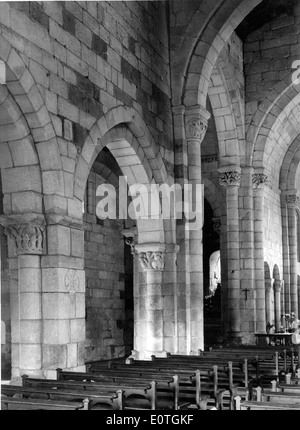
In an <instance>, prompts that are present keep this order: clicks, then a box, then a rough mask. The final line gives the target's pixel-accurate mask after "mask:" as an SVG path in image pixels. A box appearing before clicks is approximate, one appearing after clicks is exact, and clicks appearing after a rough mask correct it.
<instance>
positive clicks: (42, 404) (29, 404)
mask: <svg viewBox="0 0 300 430" xmlns="http://www.w3.org/2000/svg"><path fill="white" fill-rule="evenodd" d="M88 404H89V400H88V399H84V400H83V402H69V401H66V400H43V399H27V398H17V397H7V396H5V395H3V394H1V410H4V411H5V410H6V411H7V410H52V411H53V410H56V411H58V410H60V411H61V410H73V411H76V410H80V411H81V410H88V409H89V407H88Z"/></svg>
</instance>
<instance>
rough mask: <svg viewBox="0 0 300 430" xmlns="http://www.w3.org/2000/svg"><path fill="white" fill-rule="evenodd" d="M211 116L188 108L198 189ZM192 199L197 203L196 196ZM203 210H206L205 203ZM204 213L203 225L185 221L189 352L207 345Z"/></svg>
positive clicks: (191, 175)
mask: <svg viewBox="0 0 300 430" xmlns="http://www.w3.org/2000/svg"><path fill="white" fill-rule="evenodd" d="M209 118H210V113H209V112H208V111H207V110H206V109H203V108H202V107H201V106H194V107H191V108H188V109H186V111H185V139H186V145H187V165H188V174H187V179H188V184H189V185H190V186H192V187H193V189H194V190H196V186H198V185H201V183H202V172H201V144H202V141H203V139H204V137H205V133H206V131H207V126H208V120H209ZM201 192H202V190H201ZM197 198H202V196H200V195H199V194H198V193H197ZM185 199H186V195H185ZM193 200H194V199H193ZM189 203H190V205H191V207H193V206H192V205H193V204H195V200H194V201H190V202H189ZM202 210H204V208H203V207H202ZM202 216H203V214H201V224H200V225H199V223H198V225H196V223H194V225H193V223H191V222H187V221H186V222H185V234H186V236H185V237H186V239H187V240H188V251H187V252H188V270H189V274H190V278H189V282H187V284H186V352H187V353H188V354H190V353H195V352H197V351H198V349H204V318H203V302H204V291H203V248H202V236H203V232H202V228H203V218H202Z"/></svg>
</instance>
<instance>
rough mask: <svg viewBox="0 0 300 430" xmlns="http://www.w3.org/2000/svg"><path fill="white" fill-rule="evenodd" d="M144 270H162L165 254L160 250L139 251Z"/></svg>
mask: <svg viewBox="0 0 300 430" xmlns="http://www.w3.org/2000/svg"><path fill="white" fill-rule="evenodd" d="M138 256H139V260H140V262H141V266H142V268H143V269H144V270H164V268H165V254H164V253H163V252H161V251H153V252H152V251H148V252H140V253H139V254H138Z"/></svg>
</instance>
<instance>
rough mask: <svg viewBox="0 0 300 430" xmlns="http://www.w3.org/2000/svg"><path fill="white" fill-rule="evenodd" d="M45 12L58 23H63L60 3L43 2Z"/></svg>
mask: <svg viewBox="0 0 300 430" xmlns="http://www.w3.org/2000/svg"><path fill="white" fill-rule="evenodd" d="M43 8H44V12H45V13H46V15H48V16H49V17H51V18H52V19H54V21H56V22H57V23H58V24H60V25H62V23H63V19H62V7H61V5H60V3H57V2H51V1H49V2H45V3H43Z"/></svg>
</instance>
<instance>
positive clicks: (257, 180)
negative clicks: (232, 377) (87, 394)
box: [0, 0, 300, 379]
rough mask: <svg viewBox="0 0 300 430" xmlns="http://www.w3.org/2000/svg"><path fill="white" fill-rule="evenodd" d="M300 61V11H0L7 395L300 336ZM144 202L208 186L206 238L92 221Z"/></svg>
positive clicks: (148, 221) (293, 6)
mask: <svg viewBox="0 0 300 430" xmlns="http://www.w3.org/2000/svg"><path fill="white" fill-rule="evenodd" d="M299 44H300V0H215V1H214V2H211V1H210V0H197V1H196V0H169V1H149V2H147V1H112V2H110V1H99V2H97V1H80V2H75V1H66V2H64V1H60V2H56V1H51V2H50V1H48V2H43V1H41V2H5V1H4V2H0V60H1V64H0V66H1V67H2V66H3V65H4V67H2V68H1V70H0V72H1V73H2V74H4V75H5V76H1V85H0V169H1V198H0V213H1V214H0V224H1V227H0V244H1V246H0V249H1V372H2V374H1V375H2V378H7V379H18V378H19V377H20V375H22V374H23V373H26V374H28V375H35V376H38V377H45V378H52V377H55V369H56V368H58V367H60V368H63V369H72V370H82V369H84V368H85V367H84V365H85V362H86V361H88V360H99V359H107V358H113V357H124V356H129V355H131V354H132V355H133V356H135V357H139V358H140V359H147V358H149V357H150V356H151V354H156V355H160V356H165V354H166V352H173V353H182V354H191V353H196V352H197V351H198V350H199V349H203V348H206V347H207V346H209V345H212V344H222V343H223V344H224V343H225V344H229V345H239V344H254V343H255V342H256V338H255V334H256V333H260V334H263V333H266V326H267V324H268V323H269V324H271V325H275V328H276V330H280V328H281V324H282V315H284V314H291V313H292V312H294V313H295V315H296V316H297V317H298V308H299V301H300V281H299V280H300V199H299V196H300V194H299V189H300V165H299V162H300V120H299V119H300V84H299V82H298V80H297V79H295V72H297V70H296V69H295V67H294V66H295V64H297V63H296V62H297V61H298V62H299V60H300V45H299ZM4 72H5V73H4ZM299 74H300V73H299ZM299 74H298V76H299ZM296 75H297V74H296ZM123 177H126V178H127V183H126V184H125V188H124V183H123V182H122V181H120V178H123ZM135 184H142V185H147V184H152V185H162V184H167V185H169V186H172V185H174V184H177V185H181V186H183V185H184V184H190V185H193V186H195V185H197V184H202V188H199V189H202V190H203V192H202V193H201V194H204V195H202V196H200V197H199V196H198V197H199V198H201V205H202V212H204V217H203V219H204V223H203V228H201V226H200V227H199V226H198V227H197V228H193V227H191V226H192V225H193V222H192V221H190V220H188V219H187V218H184V217H183V218H182V217H181V218H180V217H178V219H176V217H174V216H173V217H171V218H170V219H163V217H161V216H159V213H158V216H154V217H147V216H144V217H141V218H139V217H128V219H126V217H122V216H120V214H119V216H118V217H117V219H111V218H107V219H101V217H99V216H98V215H97V205H98V203H99V201H100V196H99V194H98V192H97V190H98V189H99V186H100V185H105V186H106V187H107V189H112V188H113V189H115V190H116V194H117V196H118V197H117V199H119V198H120V197H121V196H122V197H124V195H127V193H128V187H131V186H132V185H135ZM129 194H130V193H129ZM127 197H128V201H129V202H130V203H131V204H132V203H133V202H134V195H132V194H131V195H127ZM160 203H162V201H161V202H160ZM117 206H118V202H117ZM159 207H160V205H158V208H159ZM135 210H136V212H138V208H137V207H136V206H135ZM134 218H136V219H134Z"/></svg>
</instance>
